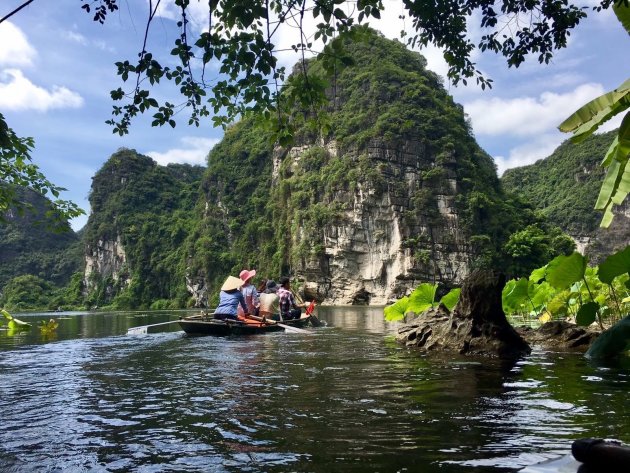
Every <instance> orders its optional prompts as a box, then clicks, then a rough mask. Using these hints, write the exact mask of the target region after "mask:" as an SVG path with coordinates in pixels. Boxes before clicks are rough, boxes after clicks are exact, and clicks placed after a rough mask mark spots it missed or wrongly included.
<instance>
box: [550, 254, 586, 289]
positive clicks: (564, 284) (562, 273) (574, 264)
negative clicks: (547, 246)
mask: <svg viewBox="0 0 630 473" xmlns="http://www.w3.org/2000/svg"><path fill="white" fill-rule="evenodd" d="M585 271H586V258H585V257H584V256H582V255H581V254H580V253H578V252H575V253H573V254H572V255H569V256H564V255H560V256H557V257H556V258H554V259H553V260H552V261H551V262H550V263H549V264H548V265H547V272H546V276H545V277H546V279H547V281H548V282H549V284H551V285H552V286H553V287H555V288H556V289H567V288H568V287H569V286H571V284H573V283H574V282H577V281H579V280H580V279H582V278H583V277H584V272H585Z"/></svg>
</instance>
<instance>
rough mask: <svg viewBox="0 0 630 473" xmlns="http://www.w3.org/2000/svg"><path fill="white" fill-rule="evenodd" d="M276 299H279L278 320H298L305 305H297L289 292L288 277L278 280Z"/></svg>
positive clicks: (289, 282)
mask: <svg viewBox="0 0 630 473" xmlns="http://www.w3.org/2000/svg"><path fill="white" fill-rule="evenodd" d="M278 297H279V298H280V318H281V319H282V320H292V319H299V318H300V317H301V316H302V308H303V307H306V304H298V303H297V302H295V297H294V296H293V293H292V292H291V281H290V280H289V278H288V277H286V276H285V277H283V278H281V279H280V289H278Z"/></svg>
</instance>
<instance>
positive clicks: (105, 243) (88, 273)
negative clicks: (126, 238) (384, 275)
mask: <svg viewBox="0 0 630 473" xmlns="http://www.w3.org/2000/svg"><path fill="white" fill-rule="evenodd" d="M126 263H127V256H126V254H125V249H124V247H123V244H122V242H121V240H120V235H119V236H118V237H117V238H116V240H99V241H98V243H97V244H96V246H91V245H88V246H87V248H86V255H85V273H84V277H83V283H84V285H83V287H84V288H85V290H86V291H87V293H89V292H91V291H93V290H94V289H95V279H96V278H94V277H93V275H97V276H98V278H99V279H106V278H109V277H110V276H111V277H112V279H113V280H114V281H118V282H119V283H122V285H123V286H127V285H129V284H130V283H131V279H128V278H127V275H126V272H125V271H124V267H125V265H126ZM121 277H122V278H123V280H122V281H121V280H120V279H121Z"/></svg>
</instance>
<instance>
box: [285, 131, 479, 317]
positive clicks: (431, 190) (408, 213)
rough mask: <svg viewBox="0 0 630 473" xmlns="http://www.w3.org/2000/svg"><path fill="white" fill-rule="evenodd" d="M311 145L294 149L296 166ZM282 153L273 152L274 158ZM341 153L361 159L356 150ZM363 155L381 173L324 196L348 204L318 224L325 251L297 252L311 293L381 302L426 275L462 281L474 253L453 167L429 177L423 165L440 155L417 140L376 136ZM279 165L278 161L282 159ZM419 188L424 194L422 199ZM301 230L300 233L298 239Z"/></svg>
mask: <svg viewBox="0 0 630 473" xmlns="http://www.w3.org/2000/svg"><path fill="white" fill-rule="evenodd" d="M325 149H326V150H327V152H328V153H329V154H330V156H329V158H330V159H331V160H335V159H340V156H339V155H338V148H337V146H336V145H335V143H334V142H330V143H327V144H326V145H325ZM312 150H313V147H308V146H302V147H299V148H297V149H293V150H291V152H290V153H289V155H290V159H292V160H293V165H292V167H293V168H294V170H295V172H299V161H300V157H301V156H302V155H304V154H306V153H308V152H309V151H312ZM282 159H283V157H282V155H277V156H276V161H280V160H282ZM343 159H345V160H349V161H354V162H356V161H358V157H357V156H356V153H347V154H346V155H345V156H343ZM364 159H365V160H367V162H369V164H370V166H373V167H374V168H376V169H377V170H378V171H377V172H378V174H379V177H380V179H382V181H381V182H380V183H379V185H376V186H375V185H374V183H372V182H369V181H367V180H366V181H362V182H358V183H357V185H356V188H354V189H353V190H352V191H341V192H336V193H334V195H332V196H331V197H330V198H329V199H326V198H324V203H325V204H326V205H333V204H334V203H342V204H343V208H342V210H341V211H340V213H339V215H338V216H337V217H336V218H335V219H334V221H332V222H330V223H325V224H323V225H322V226H321V228H320V229H319V234H320V235H319V236H320V241H319V244H320V245H321V246H322V250H321V252H320V254H318V255H314V256H312V257H305V258H299V260H300V261H299V263H298V264H297V265H296V266H295V267H294V271H295V275H296V276H297V278H298V279H299V280H303V281H304V289H305V292H306V293H307V295H308V296H311V297H316V298H317V299H320V300H323V301H324V303H328V304H334V305H343V304H374V305H382V304H386V303H388V302H389V301H390V300H391V299H394V298H398V297H400V296H401V295H403V294H405V293H407V292H409V291H410V290H411V289H413V288H415V287H416V286H417V285H418V284H420V283H421V282H426V281H440V282H442V283H444V284H446V285H454V284H460V283H461V281H462V279H463V277H464V276H465V275H466V274H467V273H468V271H469V267H470V262H471V257H472V255H471V251H470V248H469V245H468V241H467V236H468V235H467V233H466V231H465V230H464V229H463V228H462V224H461V222H460V217H459V213H458V211H457V209H456V203H455V199H456V197H457V193H458V180H457V175H456V173H455V171H454V170H453V169H449V167H448V166H445V167H444V168H443V172H442V176H441V179H440V180H439V181H431V182H428V183H427V182H424V181H423V179H422V175H423V173H426V172H428V171H430V170H431V169H432V168H434V167H435V162H432V160H431V158H430V156H426V154H424V147H423V146H422V143H421V142H418V141H405V142H403V143H402V144H401V145H400V146H396V147H392V146H389V145H388V144H387V143H385V142H383V141H380V140H374V141H373V142H371V143H370V145H369V146H368V149H367V155H366V156H365V157H364ZM453 164H454V163H453ZM274 167H275V168H279V167H280V164H279V162H276V164H275V166H274ZM419 196H423V197H424V202H422V203H420V205H418V202H417V200H418V198H419ZM414 200H415V201H414ZM416 211H418V212H416ZM416 213H418V214H419V215H414V214H416ZM304 237H305V235H297V238H296V239H295V240H296V241H295V242H294V244H295V246H300V240H302V239H303V238H304Z"/></svg>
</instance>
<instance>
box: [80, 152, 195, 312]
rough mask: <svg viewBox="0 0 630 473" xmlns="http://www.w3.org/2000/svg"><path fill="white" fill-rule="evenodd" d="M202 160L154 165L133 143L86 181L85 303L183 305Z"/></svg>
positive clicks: (134, 305) (185, 295)
mask: <svg viewBox="0 0 630 473" xmlns="http://www.w3.org/2000/svg"><path fill="white" fill-rule="evenodd" d="M203 170H204V168H202V167H201V166H190V165H183V164H178V165H174V164H171V165H168V166H158V165H157V164H156V162H155V161H153V160H152V159H151V158H149V157H147V156H142V155H140V154H138V153H136V152H135V151H134V150H129V149H122V150H119V151H117V152H116V153H114V154H113V155H112V156H111V157H110V158H109V160H108V161H107V162H106V163H105V165H104V166H103V167H102V168H101V169H100V170H99V171H98V172H97V173H96V175H95V176H94V178H93V182H92V190H91V193H90V205H91V207H92V213H91V215H90V218H89V220H88V223H87V225H86V230H85V245H86V247H85V253H86V257H87V267H86V274H85V281H84V286H85V288H86V295H87V303H88V305H89V306H102V305H106V304H110V303H112V301H113V300H114V298H116V301H115V304H116V305H117V306H118V307H121V308H122V307H140V306H145V307H146V306H148V305H150V304H151V303H153V304H154V306H156V307H157V306H160V304H161V302H160V301H161V300H170V301H174V303H175V304H177V306H185V305H186V300H187V298H188V294H187V292H186V285H185V273H186V262H187V260H188V259H189V257H188V255H187V254H186V252H185V248H184V245H183V243H184V242H185V240H186V238H187V236H188V234H189V232H190V229H191V228H192V227H193V226H194V222H195V220H196V218H197V216H196V214H194V213H193V210H194V208H195V204H196V202H197V200H198V197H199V183H200V180H201V176H202V174H203Z"/></svg>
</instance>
